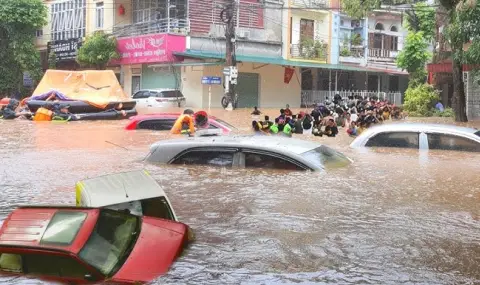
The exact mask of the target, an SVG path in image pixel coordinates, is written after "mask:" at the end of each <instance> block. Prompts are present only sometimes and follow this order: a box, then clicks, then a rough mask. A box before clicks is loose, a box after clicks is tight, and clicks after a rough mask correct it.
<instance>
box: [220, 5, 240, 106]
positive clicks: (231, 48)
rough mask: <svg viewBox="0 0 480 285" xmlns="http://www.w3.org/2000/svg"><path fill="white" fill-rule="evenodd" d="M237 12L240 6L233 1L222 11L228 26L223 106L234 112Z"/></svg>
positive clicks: (226, 30) (226, 32)
mask: <svg viewBox="0 0 480 285" xmlns="http://www.w3.org/2000/svg"><path fill="white" fill-rule="evenodd" d="M235 11H236V13H237V14H238V13H239V9H238V5H237V3H236V0H231V3H230V4H228V5H227V6H226V7H225V8H224V9H223V10H222V13H221V15H220V17H221V18H222V20H223V22H224V23H225V24H226V28H225V42H226V47H225V48H226V58H225V63H226V67H225V68H224V70H223V73H224V74H225V96H224V97H223V98H222V106H223V107H224V108H225V109H227V110H232V109H233V108H235V107H236V103H237V102H236V96H235V85H236V84H237V77H238V70H237V61H236V58H235V46H236V33H235V22H234V16H235ZM237 19H238V17H237ZM237 21H238V20H237Z"/></svg>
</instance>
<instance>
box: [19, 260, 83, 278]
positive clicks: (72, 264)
mask: <svg viewBox="0 0 480 285" xmlns="http://www.w3.org/2000/svg"><path fill="white" fill-rule="evenodd" d="M23 263H24V270H25V273H27V274H32V275H39V276H52V277H65V278H76V279H77V278H78V279H84V278H85V275H90V273H91V272H89V270H88V269H87V268H86V267H85V266H84V265H83V264H81V263H80V262H79V261H78V260H76V259H74V258H73V257H68V256H61V255H51V254H24V255H23Z"/></svg>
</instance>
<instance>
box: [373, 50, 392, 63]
mask: <svg viewBox="0 0 480 285" xmlns="http://www.w3.org/2000/svg"><path fill="white" fill-rule="evenodd" d="M397 55H398V51H396V50H386V49H380V48H370V49H368V60H369V61H382V62H394V61H395V59H396V58H397Z"/></svg>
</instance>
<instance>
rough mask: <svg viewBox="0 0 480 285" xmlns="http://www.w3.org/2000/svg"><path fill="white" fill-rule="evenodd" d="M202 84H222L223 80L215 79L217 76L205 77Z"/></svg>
mask: <svg viewBox="0 0 480 285" xmlns="http://www.w3.org/2000/svg"><path fill="white" fill-rule="evenodd" d="M202 84H209V85H211V84H218V85H220V84H222V78H221V77H215V76H204V77H202Z"/></svg>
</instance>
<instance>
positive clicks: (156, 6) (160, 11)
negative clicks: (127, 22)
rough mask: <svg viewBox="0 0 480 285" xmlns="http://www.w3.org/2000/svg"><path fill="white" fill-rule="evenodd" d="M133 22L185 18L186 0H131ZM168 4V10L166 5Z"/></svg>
mask: <svg viewBox="0 0 480 285" xmlns="http://www.w3.org/2000/svg"><path fill="white" fill-rule="evenodd" d="M132 4H133V11H132V12H133V23H134V24H138V23H148V22H153V21H155V22H157V24H162V23H158V21H159V20H162V19H164V20H165V21H166V19H167V18H168V16H170V19H182V20H183V19H186V18H187V1H186V0H151V1H145V0H133V1H132ZM169 4H170V8H169V11H168V8H167V6H168V5H169Z"/></svg>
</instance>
